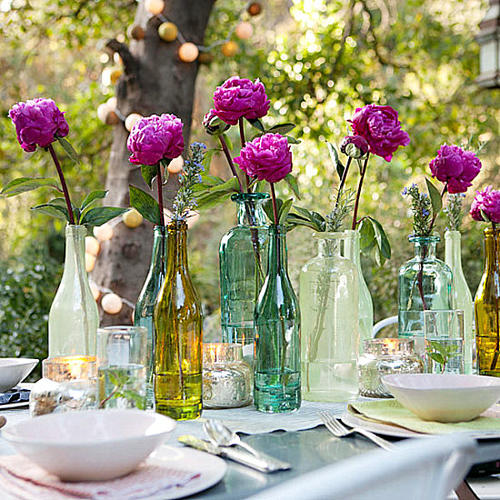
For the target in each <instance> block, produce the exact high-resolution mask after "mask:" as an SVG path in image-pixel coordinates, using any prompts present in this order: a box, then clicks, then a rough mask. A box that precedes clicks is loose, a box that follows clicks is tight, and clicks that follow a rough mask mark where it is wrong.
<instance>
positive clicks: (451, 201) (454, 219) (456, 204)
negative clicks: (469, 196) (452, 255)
mask: <svg viewBox="0 0 500 500" xmlns="http://www.w3.org/2000/svg"><path fill="white" fill-rule="evenodd" d="M464 198H465V194H464V193H457V194H449V195H448V204H447V206H446V207H445V208H444V209H443V212H444V213H445V214H446V217H447V219H448V229H449V230H450V231H460V226H461V225H462V219H463V218H464V214H463V210H462V201H463V199H464Z"/></svg>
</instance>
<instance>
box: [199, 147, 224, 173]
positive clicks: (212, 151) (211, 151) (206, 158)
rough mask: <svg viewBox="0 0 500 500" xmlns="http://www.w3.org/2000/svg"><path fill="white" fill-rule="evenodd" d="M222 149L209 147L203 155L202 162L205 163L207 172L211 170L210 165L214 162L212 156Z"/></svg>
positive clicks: (204, 166)
mask: <svg viewBox="0 0 500 500" xmlns="http://www.w3.org/2000/svg"><path fill="white" fill-rule="evenodd" d="M220 151H222V150H221V149H220V148H211V149H207V150H206V151H205V154H204V155H203V161H202V162H201V164H202V165H203V168H204V169H205V172H209V171H210V165H211V164H212V158H213V157H214V154H215V153H219V152H220Z"/></svg>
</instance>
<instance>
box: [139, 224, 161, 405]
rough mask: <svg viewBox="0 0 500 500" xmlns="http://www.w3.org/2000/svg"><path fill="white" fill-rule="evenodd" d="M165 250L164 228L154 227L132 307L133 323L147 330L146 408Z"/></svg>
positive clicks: (150, 402) (151, 402) (151, 401)
mask: <svg viewBox="0 0 500 500" xmlns="http://www.w3.org/2000/svg"><path fill="white" fill-rule="evenodd" d="M166 250H167V238H166V229H165V228H164V227H161V226H155V228H154V240H153V253H152V256H151V264H150V266H149V272H148V275H147V276H146V281H145V282H144V285H143V287H142V290H141V293H140V294H139V298H138V299H137V303H136V304H135V309H134V325H135V326H143V327H144V328H146V330H147V343H146V346H147V347H146V356H147V358H146V409H151V408H153V406H154V391H153V372H154V321H153V315H154V310H155V304H156V299H157V298H158V294H159V293H160V288H161V285H162V284H163V281H164V279H165V272H166V265H165V255H166Z"/></svg>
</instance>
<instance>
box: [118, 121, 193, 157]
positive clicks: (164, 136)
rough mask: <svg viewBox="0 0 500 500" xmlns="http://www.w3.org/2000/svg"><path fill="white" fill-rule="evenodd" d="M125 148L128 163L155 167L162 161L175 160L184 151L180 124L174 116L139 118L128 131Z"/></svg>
mask: <svg viewBox="0 0 500 500" xmlns="http://www.w3.org/2000/svg"><path fill="white" fill-rule="evenodd" d="M127 148H128V150H129V151H130V152H131V153H132V154H131V155H130V158H129V161H130V163H134V164H137V165H156V164H157V163H158V162H159V161H160V160H162V159H173V158H177V157H178V156H180V155H181V154H182V152H183V151H184V138H183V136H182V122H181V120H180V119H179V118H177V117H176V116H175V115H168V114H163V115H161V116H158V115H151V116H147V117H145V118H141V119H140V120H138V121H137V122H136V124H135V125H134V126H133V127H132V130H131V131H130V135H129V136H128V140H127Z"/></svg>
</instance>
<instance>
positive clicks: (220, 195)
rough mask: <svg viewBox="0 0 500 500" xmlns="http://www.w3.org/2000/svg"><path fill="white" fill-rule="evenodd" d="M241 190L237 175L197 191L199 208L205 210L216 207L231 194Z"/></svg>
mask: <svg viewBox="0 0 500 500" xmlns="http://www.w3.org/2000/svg"><path fill="white" fill-rule="evenodd" d="M239 192H240V190H239V184H238V179H236V177H231V179H229V180H228V181H224V182H222V184H218V185H216V186H213V187H210V188H206V189H204V190H201V191H196V200H197V202H198V209H199V210H204V209H207V208H210V207H214V206H216V205H218V204H220V203H222V202H223V201H225V200H227V199H228V198H229V196H230V195H231V194H233V193H239Z"/></svg>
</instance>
